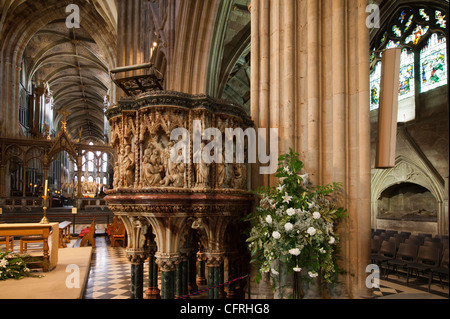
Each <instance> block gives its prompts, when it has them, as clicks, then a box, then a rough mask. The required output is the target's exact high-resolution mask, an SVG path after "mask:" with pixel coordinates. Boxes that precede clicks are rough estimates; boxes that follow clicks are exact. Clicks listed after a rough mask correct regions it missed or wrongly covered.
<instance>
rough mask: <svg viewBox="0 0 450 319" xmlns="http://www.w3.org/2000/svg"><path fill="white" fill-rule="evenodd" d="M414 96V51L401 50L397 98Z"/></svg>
mask: <svg viewBox="0 0 450 319" xmlns="http://www.w3.org/2000/svg"><path fill="white" fill-rule="evenodd" d="M411 96H414V53H412V52H408V50H407V49H403V50H402V54H401V57H400V83H399V92H398V98H399V100H403V99H406V98H408V97H411Z"/></svg>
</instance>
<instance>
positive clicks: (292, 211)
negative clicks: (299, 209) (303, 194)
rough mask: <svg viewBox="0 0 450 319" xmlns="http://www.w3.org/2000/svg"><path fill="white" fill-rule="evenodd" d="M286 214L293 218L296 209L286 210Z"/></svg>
mask: <svg viewBox="0 0 450 319" xmlns="http://www.w3.org/2000/svg"><path fill="white" fill-rule="evenodd" d="M286 214H288V216H292V215H294V214H295V209H294V208H288V209H287V210H286Z"/></svg>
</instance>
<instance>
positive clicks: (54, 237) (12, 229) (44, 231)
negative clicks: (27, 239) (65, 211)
mask: <svg viewBox="0 0 450 319" xmlns="http://www.w3.org/2000/svg"><path fill="white" fill-rule="evenodd" d="M30 235H41V236H42V237H43V251H42V253H40V252H39V254H38V255H36V253H35V252H33V253H32V254H31V255H32V256H34V257H42V258H43V259H42V261H43V262H42V268H43V269H44V271H50V270H52V269H53V268H55V267H56V265H57V264H58V247H59V223H49V224H40V223H13V224H0V237H2V236H4V237H6V243H9V238H10V237H13V239H14V237H15V236H30ZM13 249H14V248H13V247H11V250H13ZM9 250H10V249H9V245H8V244H7V245H6V251H9Z"/></svg>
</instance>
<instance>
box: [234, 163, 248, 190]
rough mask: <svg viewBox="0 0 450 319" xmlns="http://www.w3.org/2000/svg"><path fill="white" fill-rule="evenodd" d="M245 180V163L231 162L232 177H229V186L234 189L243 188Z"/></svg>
mask: <svg viewBox="0 0 450 319" xmlns="http://www.w3.org/2000/svg"><path fill="white" fill-rule="evenodd" d="M246 181H247V169H246V167H245V164H240V163H234V164H233V178H232V179H231V183H230V186H231V187H232V188H235V189H241V188H244V186H245V183H246Z"/></svg>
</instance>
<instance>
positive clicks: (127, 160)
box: [122, 145, 135, 187]
mask: <svg viewBox="0 0 450 319" xmlns="http://www.w3.org/2000/svg"><path fill="white" fill-rule="evenodd" d="M134 170H135V160H134V152H132V151H131V146H130V145H126V146H125V150H124V154H123V158H122V172H124V174H125V176H124V186H128V187H130V186H133V184H134Z"/></svg>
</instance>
